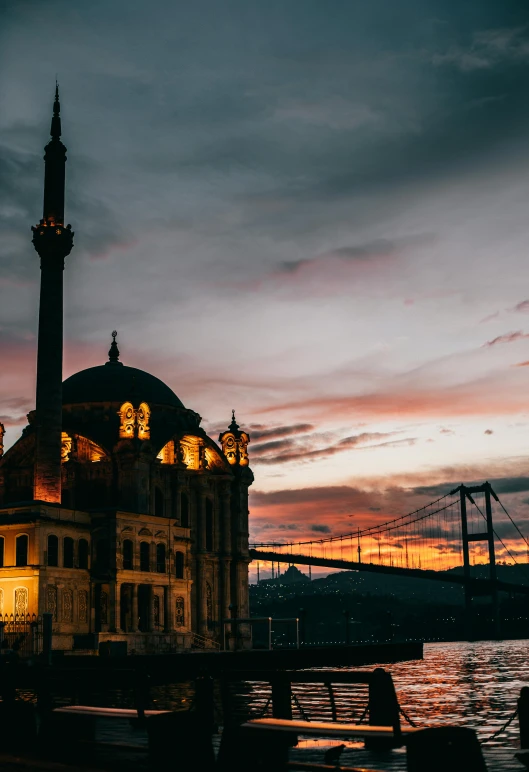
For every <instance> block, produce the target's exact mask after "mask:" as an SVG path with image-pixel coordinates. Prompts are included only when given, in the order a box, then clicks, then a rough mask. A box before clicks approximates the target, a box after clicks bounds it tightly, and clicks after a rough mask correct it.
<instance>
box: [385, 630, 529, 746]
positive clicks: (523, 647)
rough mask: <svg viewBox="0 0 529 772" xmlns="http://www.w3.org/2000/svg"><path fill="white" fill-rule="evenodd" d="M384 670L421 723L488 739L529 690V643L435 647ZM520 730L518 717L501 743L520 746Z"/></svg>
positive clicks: (500, 740) (405, 708) (486, 642)
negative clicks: (472, 732)
mask: <svg viewBox="0 0 529 772" xmlns="http://www.w3.org/2000/svg"><path fill="white" fill-rule="evenodd" d="M382 666H383V667H386V669H387V670H389V671H390V672H391V674H392V675H393V680H394V682H395V688H396V690H397V695H398V697H399V702H400V704H401V706H402V707H403V708H404V710H405V711H406V712H407V713H408V714H409V715H410V717H411V718H412V719H413V720H415V721H417V723H419V724H430V725H431V724H457V725H459V726H463V725H464V726H471V727H474V728H475V729H476V730H477V732H478V736H479V737H480V739H483V738H484V737H486V736H488V735H490V734H492V733H493V732H494V731H496V730H497V729H498V728H499V727H500V726H502V724H504V722H505V721H506V720H507V718H508V717H509V716H510V715H511V714H512V713H513V712H514V711H515V710H516V702H517V699H518V696H519V694H520V689H521V688H522V686H529V641H481V642H479V643H433V644H431V643H430V644H425V646H424V659H423V660H422V661H420V660H417V661H413V662H401V663H398V664H391V665H382ZM518 731H519V729H518V720H517V719H516V720H515V721H514V722H513V723H512V724H511V726H510V727H509V728H508V729H507V731H506V732H505V733H504V734H502V735H501V736H500V737H499V738H498V740H497V741H496V744H500V745H510V746H511V747H512V746H514V745H516V744H517V741H518Z"/></svg>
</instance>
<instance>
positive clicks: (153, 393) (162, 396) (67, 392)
mask: <svg viewBox="0 0 529 772" xmlns="http://www.w3.org/2000/svg"><path fill="white" fill-rule="evenodd" d="M128 401H131V402H133V403H135V402H139V401H141V402H147V403H149V404H153V405H168V406H170V407H180V408H183V407H184V405H183V404H182V403H181V402H180V400H179V399H178V397H177V396H176V394H175V393H174V392H173V391H172V390H171V389H170V388H169V386H166V385H165V383H163V381H161V380H160V379H159V378H155V377H154V375H151V374H150V373H146V372H145V371H144V370H137V369H136V368H135V367H126V366H125V365H123V364H121V362H107V363H106V364H104V365H99V366H98V367H89V368H88V369H87V370H81V372H79V373H75V374H74V375H71V376H70V377H69V378H67V379H66V380H65V381H64V383H63V385H62V402H63V405H77V404H80V403H82V402H121V403H123V402H128Z"/></svg>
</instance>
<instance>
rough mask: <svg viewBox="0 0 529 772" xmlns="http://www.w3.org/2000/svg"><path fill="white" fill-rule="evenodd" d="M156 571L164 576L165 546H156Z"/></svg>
mask: <svg viewBox="0 0 529 772" xmlns="http://www.w3.org/2000/svg"><path fill="white" fill-rule="evenodd" d="M156 571H157V572H158V573H159V574H165V544H157V545H156Z"/></svg>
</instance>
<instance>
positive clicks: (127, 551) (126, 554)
mask: <svg viewBox="0 0 529 772" xmlns="http://www.w3.org/2000/svg"><path fill="white" fill-rule="evenodd" d="M133 568H134V544H133V543H132V542H131V540H130V539H125V541H124V542H123V569H124V570H125V571H132V569H133Z"/></svg>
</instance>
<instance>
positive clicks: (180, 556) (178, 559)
mask: <svg viewBox="0 0 529 772" xmlns="http://www.w3.org/2000/svg"><path fill="white" fill-rule="evenodd" d="M174 570H175V576H176V578H177V579H183V578H184V553H183V552H177V553H175V556H174Z"/></svg>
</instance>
